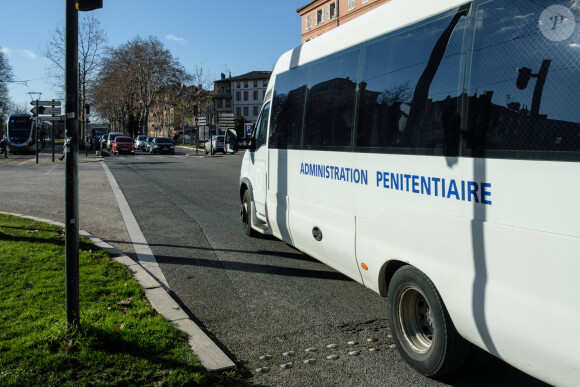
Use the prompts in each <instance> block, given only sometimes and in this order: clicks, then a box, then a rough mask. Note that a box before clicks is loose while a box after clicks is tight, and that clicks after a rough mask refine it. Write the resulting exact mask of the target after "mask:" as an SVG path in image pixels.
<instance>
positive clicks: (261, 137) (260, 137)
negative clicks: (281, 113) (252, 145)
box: [255, 103, 270, 149]
mask: <svg viewBox="0 0 580 387" xmlns="http://www.w3.org/2000/svg"><path fill="white" fill-rule="evenodd" d="M269 116H270V104H269V103H267V104H266V105H264V109H262V115H261V116H260V119H259V120H258V123H257V124H256V130H257V132H256V136H255V139H256V149H258V148H259V147H261V146H262V145H266V140H267V138H268V117H269Z"/></svg>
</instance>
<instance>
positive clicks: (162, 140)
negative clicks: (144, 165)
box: [150, 137, 175, 155]
mask: <svg viewBox="0 0 580 387" xmlns="http://www.w3.org/2000/svg"><path fill="white" fill-rule="evenodd" d="M150 149H151V153H153V154H157V153H171V154H172V155H174V154H175V145H173V141H171V140H170V139H169V138H167V137H155V138H154V139H153V141H151V145H150Z"/></svg>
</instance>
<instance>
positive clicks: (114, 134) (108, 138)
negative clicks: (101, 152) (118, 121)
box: [107, 132, 125, 150]
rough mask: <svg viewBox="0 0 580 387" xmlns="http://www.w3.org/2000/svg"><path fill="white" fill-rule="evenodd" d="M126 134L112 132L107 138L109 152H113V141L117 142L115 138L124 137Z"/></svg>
mask: <svg viewBox="0 0 580 387" xmlns="http://www.w3.org/2000/svg"><path fill="white" fill-rule="evenodd" d="M124 135H125V133H121V132H111V133H109V135H108V137H107V150H111V149H112V146H113V141H115V137H117V136H124Z"/></svg>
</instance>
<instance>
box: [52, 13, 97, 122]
mask: <svg viewBox="0 0 580 387" xmlns="http://www.w3.org/2000/svg"><path fill="white" fill-rule="evenodd" d="M49 36H50V38H49V41H48V43H47V45H46V48H45V50H44V53H43V54H44V56H45V57H46V58H47V59H48V61H49V65H48V69H47V70H48V73H49V77H50V78H51V79H52V82H51V83H52V85H53V86H54V87H56V88H57V90H59V94H60V95H61V96H64V90H65V82H64V75H65V65H64V63H65V39H64V36H65V33H64V29H63V27H61V26H57V27H56V28H55V29H54V30H52V31H51V32H50V33H49ZM107 39H108V38H107V34H106V32H105V30H104V29H103V28H102V27H101V23H100V22H99V20H98V19H97V18H96V17H95V16H94V14H93V13H92V12H84V13H83V14H82V17H81V19H80V20H79V69H78V71H79V87H80V102H81V118H82V122H83V128H84V122H85V110H84V108H83V107H84V106H85V104H86V103H87V93H88V88H89V85H90V83H91V82H93V81H94V80H95V77H96V76H97V74H98V72H99V66H100V65H101V60H102V58H103V55H104V53H105V48H106V44H107Z"/></svg>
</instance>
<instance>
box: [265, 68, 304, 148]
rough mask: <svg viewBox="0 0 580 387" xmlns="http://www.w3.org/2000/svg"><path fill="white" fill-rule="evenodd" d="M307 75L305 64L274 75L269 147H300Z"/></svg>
mask: <svg viewBox="0 0 580 387" xmlns="http://www.w3.org/2000/svg"><path fill="white" fill-rule="evenodd" d="M307 76H308V68H307V66H305V67H299V68H295V69H293V70H290V71H287V72H285V73H283V74H279V75H278V76H276V84H275V90H274V99H273V101H272V125H271V127H270V142H269V147H270V148H279V149H286V148H287V147H288V148H298V147H300V143H301V136H302V120H303V116H304V98H305V97H306V82H307Z"/></svg>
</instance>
